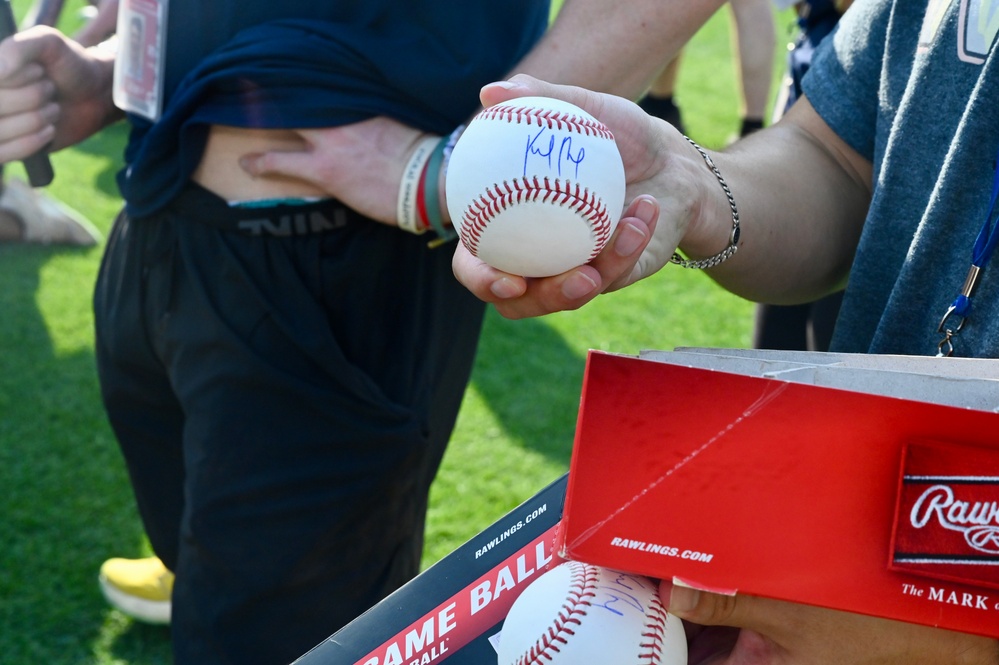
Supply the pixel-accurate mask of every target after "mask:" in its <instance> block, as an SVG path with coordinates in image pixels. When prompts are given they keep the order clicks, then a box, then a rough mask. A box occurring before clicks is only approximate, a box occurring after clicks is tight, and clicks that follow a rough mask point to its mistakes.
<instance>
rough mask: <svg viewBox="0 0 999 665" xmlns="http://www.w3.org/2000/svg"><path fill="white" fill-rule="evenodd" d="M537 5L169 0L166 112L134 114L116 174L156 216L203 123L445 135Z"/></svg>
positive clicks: (136, 212)
mask: <svg viewBox="0 0 999 665" xmlns="http://www.w3.org/2000/svg"><path fill="white" fill-rule="evenodd" d="M548 11H549V3H548V1H547V0H512V1H509V0H508V1H506V2H500V3H487V2H474V1H472V2H449V1H444V0H406V1H397V0H337V1H336V2H322V1H321V0H266V1H265V2H261V1H259V0H212V1H211V2H204V0H171V2H170V5H169V18H168V26H169V28H168V35H167V39H166V61H165V89H164V107H163V116H162V117H161V118H160V120H159V121H158V122H157V123H155V124H153V123H150V122H148V121H146V120H144V119H142V118H139V117H135V116H132V117H130V121H131V122H132V125H133V130H132V133H131V135H130V138H129V144H128V147H127V149H126V152H125V160H126V168H125V169H123V170H122V172H121V173H120V174H119V177H118V183H119V186H120V188H121V192H122V195H123V196H124V197H125V201H126V206H127V208H128V211H129V214H130V215H132V216H133V217H141V216H144V215H148V214H150V213H153V212H155V211H156V210H158V209H159V208H161V207H162V206H164V205H166V204H167V203H169V201H170V200H171V199H172V198H173V197H175V196H176V195H177V194H178V193H179V192H180V191H181V189H182V188H183V187H184V184H185V183H186V181H187V180H188V178H189V177H190V175H191V173H192V172H193V171H194V169H195V167H196V166H197V164H198V162H199V161H200V158H201V153H202V151H203V150H204V145H205V140H206V138H207V132H208V126H209V125H210V124H221V125H230V126H236V127H255V128H310V127H332V126H339V125H344V124H348V123H352V122H358V121H361V120H365V119H368V118H371V117H374V116H377V115H387V116H390V117H392V118H395V119H397V120H399V121H401V122H403V123H405V124H408V125H412V126H415V127H417V128H419V129H422V130H424V131H429V132H434V133H438V134H446V133H448V132H450V131H451V130H452V129H453V128H454V127H456V126H457V125H459V124H460V123H462V122H463V121H465V120H466V119H467V118H468V116H469V115H470V114H471V113H472V112H473V111H474V110H475V108H476V106H477V105H478V93H479V89H480V88H481V87H482V85H484V84H485V83H488V82H490V81H493V80H497V79H500V78H502V77H503V76H504V75H506V74H507V73H508V72H509V71H510V69H511V68H512V67H513V66H514V64H516V63H517V62H518V61H519V60H520V59H521V58H522V57H523V56H524V55H525V54H526V53H527V52H528V51H529V50H530V49H531V47H533V45H534V44H535V43H536V41H537V40H538V39H539V38H540V36H541V35H542V34H543V33H544V30H545V29H546V27H547V23H548Z"/></svg>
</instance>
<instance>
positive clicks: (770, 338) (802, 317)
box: [753, 304, 809, 351]
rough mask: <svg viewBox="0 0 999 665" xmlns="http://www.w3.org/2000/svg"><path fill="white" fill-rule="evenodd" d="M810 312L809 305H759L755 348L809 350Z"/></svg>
mask: <svg viewBox="0 0 999 665" xmlns="http://www.w3.org/2000/svg"><path fill="white" fill-rule="evenodd" d="M808 314H809V305H764V304H760V305H757V306H756V319H755V322H754V328H753V348H754V349H782V350H785V351H805V350H807V349H808V336H807V329H808Z"/></svg>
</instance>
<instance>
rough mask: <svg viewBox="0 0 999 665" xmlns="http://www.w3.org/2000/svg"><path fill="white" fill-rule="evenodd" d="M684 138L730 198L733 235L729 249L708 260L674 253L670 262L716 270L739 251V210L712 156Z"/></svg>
mask: <svg viewBox="0 0 999 665" xmlns="http://www.w3.org/2000/svg"><path fill="white" fill-rule="evenodd" d="M683 138H685V139H687V142H688V143H690V145H692V146H694V149H695V150H696V151H697V152H699V153H701V157H703V158H704V162H705V163H706V164H707V165H708V168H710V169H711V172H712V173H714V174H715V178H717V179H718V183H719V184H720V185H721V188H722V191H724V192H725V196H726V197H727V198H728V207H729V208H731V209H732V234H731V235H730V236H729V238H728V247H726V248H725V249H723V250H722V251H720V252H718V253H717V254H715V255H714V256H709V257H708V258H706V259H701V260H699V261H690V260H688V259H685V258H683V257H682V256H680V255H679V254H678V253H676V252H674V253H673V256H672V257H670V260H669V262H670V263H675V264H676V265H678V266H680V267H681V268H694V269H697V270H703V269H705V268H714V267H715V266H716V265H718V264H719V263H721V262H723V261H725V260H726V259H728V258H729V257H730V256H732V255H733V254H735V253H736V251H738V249H739V233H740V229H739V209H738V208H736V207H735V198H733V196H732V190H731V189H729V187H728V183H726V182H725V179H724V178H722V174H721V172H720V171H719V170H718V167H717V166H715V163H714V160H712V159H711V156H710V155H709V154H708V153H706V152H705V151H704V148H702V147H701V146H699V145H697V144H696V143H694V141H693V139H691V138H690V137H689V136H684V137H683Z"/></svg>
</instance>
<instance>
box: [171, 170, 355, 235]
mask: <svg viewBox="0 0 999 665" xmlns="http://www.w3.org/2000/svg"><path fill="white" fill-rule="evenodd" d="M171 207H172V208H173V210H174V211H175V212H177V213H178V214H180V215H182V216H184V217H186V218H189V219H191V220H193V221H196V222H198V223H201V224H207V225H209V226H212V227H214V228H217V229H220V230H222V231H229V232H231V233H240V234H243V235H249V236H261V237H273V238H290V237H295V236H307V235H313V234H316V233H328V232H330V231H336V230H338V229H342V228H344V227H346V226H347V224H348V222H350V221H351V220H352V219H354V218H355V217H357V216H358V215H357V213H356V212H354V211H353V210H351V209H350V208H348V207H347V206H345V205H344V204H343V203H341V202H340V201H338V200H336V199H323V200H321V201H311V202H304V203H278V204H276V205H272V206H265V207H252V206H251V207H238V206H230V205H229V204H228V203H226V202H225V201H224V200H223V199H222V198H220V197H219V196H217V195H216V194H214V193H212V192H211V191H209V190H207V189H205V188H204V187H202V186H201V185H198V184H197V183H194V182H191V183H188V184H187V185H186V186H185V187H184V190H183V191H182V192H181V193H180V195H179V196H178V197H177V198H176V199H175V200H174V202H173V203H172V204H171Z"/></svg>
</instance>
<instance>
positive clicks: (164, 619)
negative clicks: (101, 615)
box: [98, 556, 173, 624]
mask: <svg viewBox="0 0 999 665" xmlns="http://www.w3.org/2000/svg"><path fill="white" fill-rule="evenodd" d="M98 580H99V581H100V584H101V591H102V592H103V593H104V597H105V598H106V599H107V601H108V602H109V603H111V606H112V607H114V608H116V609H118V610H120V611H121V612H122V613H124V614H127V615H128V616H130V617H132V618H133V619H138V620H139V621H143V622H145V623H154V624H168V623H170V596H171V594H172V593H173V573H171V572H170V571H169V570H167V568H166V566H164V565H163V562H162V561H160V560H159V558H157V557H154V556H151V557H147V558H145V559H108V560H107V561H105V562H104V565H102V566H101V574H100V576H99V577H98Z"/></svg>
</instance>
